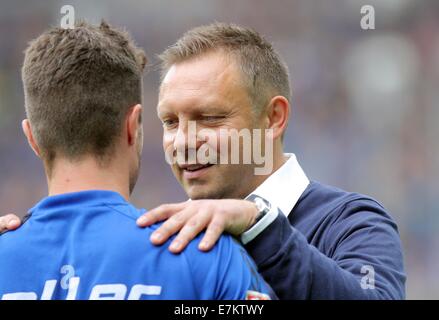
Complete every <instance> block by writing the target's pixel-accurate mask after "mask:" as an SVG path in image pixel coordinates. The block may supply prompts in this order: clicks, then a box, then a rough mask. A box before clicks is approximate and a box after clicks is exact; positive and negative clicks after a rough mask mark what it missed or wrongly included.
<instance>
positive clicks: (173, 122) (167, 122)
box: [162, 119, 178, 128]
mask: <svg viewBox="0 0 439 320" xmlns="http://www.w3.org/2000/svg"><path fill="white" fill-rule="evenodd" d="M162 123H163V126H164V127H166V128H172V127H175V126H176V125H177V123H178V122H177V120H171V119H168V120H163V121H162Z"/></svg>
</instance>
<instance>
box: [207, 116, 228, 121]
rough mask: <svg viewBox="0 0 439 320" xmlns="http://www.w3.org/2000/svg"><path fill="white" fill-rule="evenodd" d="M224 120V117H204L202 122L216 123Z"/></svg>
mask: <svg viewBox="0 0 439 320" xmlns="http://www.w3.org/2000/svg"><path fill="white" fill-rule="evenodd" d="M224 118H225V116H204V117H203V120H205V121H218V120H221V119H224Z"/></svg>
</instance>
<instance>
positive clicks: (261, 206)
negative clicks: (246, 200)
mask: <svg viewBox="0 0 439 320" xmlns="http://www.w3.org/2000/svg"><path fill="white" fill-rule="evenodd" d="M254 202H255V205H256V207H257V208H258V210H259V211H263V210H264V209H265V208H266V207H267V205H266V204H265V202H264V200H262V199H261V198H255V200H254Z"/></svg>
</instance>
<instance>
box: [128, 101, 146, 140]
mask: <svg viewBox="0 0 439 320" xmlns="http://www.w3.org/2000/svg"><path fill="white" fill-rule="evenodd" d="M126 126H127V139H128V141H127V142H128V144H129V145H133V144H135V143H136V139H137V138H138V137H139V135H138V131H139V130H142V106H141V105H140V104H136V105H135V106H134V107H132V108H131V109H130V110H129V111H128V113H127V116H126Z"/></svg>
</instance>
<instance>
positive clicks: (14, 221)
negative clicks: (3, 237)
mask: <svg viewBox="0 0 439 320" xmlns="http://www.w3.org/2000/svg"><path fill="white" fill-rule="evenodd" d="M20 225H21V221H20V219H19V218H18V217H17V216H16V215H14V214H7V215H5V216H3V217H0V232H4V231H7V230H15V229H17V228H18V227H19V226H20Z"/></svg>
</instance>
